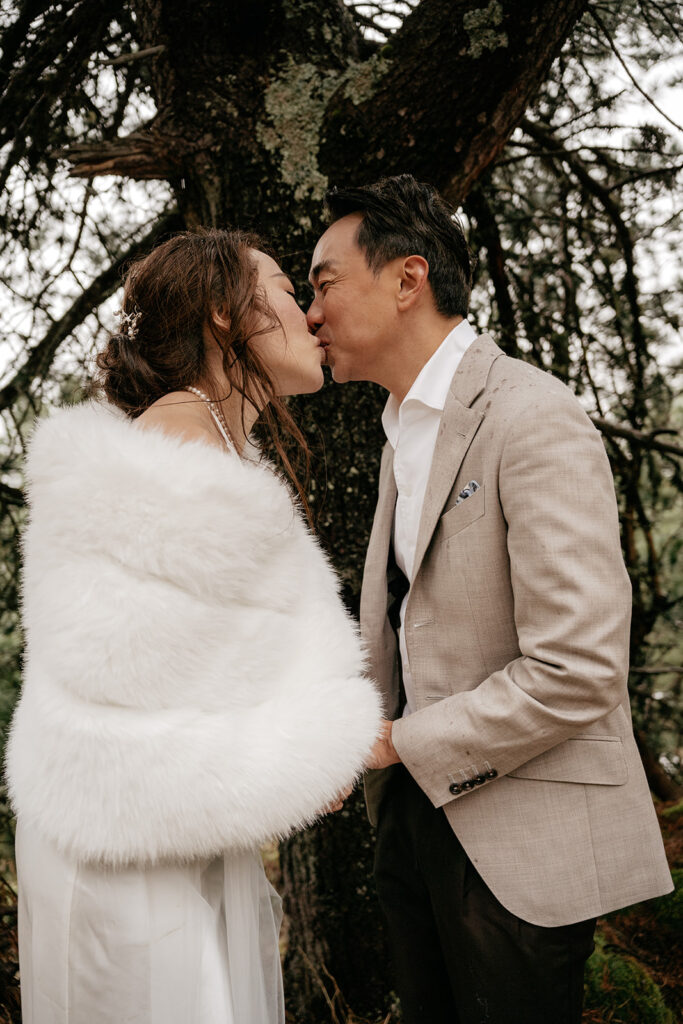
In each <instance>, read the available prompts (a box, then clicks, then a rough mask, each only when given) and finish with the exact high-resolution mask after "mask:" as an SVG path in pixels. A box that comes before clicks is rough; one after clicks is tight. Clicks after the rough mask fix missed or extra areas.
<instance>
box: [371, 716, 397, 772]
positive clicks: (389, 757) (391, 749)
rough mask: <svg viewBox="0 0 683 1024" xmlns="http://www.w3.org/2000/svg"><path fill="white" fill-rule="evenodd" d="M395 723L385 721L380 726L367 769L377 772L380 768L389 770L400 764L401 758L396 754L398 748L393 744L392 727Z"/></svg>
mask: <svg viewBox="0 0 683 1024" xmlns="http://www.w3.org/2000/svg"><path fill="white" fill-rule="evenodd" d="M393 724H394V723H393V722H388V721H387V720H386V719H384V720H383V721H382V723H381V725H380V729H379V735H378V737H377V739H376V740H375V745H374V746H373V748H372V750H371V751H370V755H369V757H368V759H367V761H366V762H365V767H366V768H372V769H374V770H375V771H376V770H377V769H379V768H388V767H389V765H390V764H399V762H400V760H401V758H400V757H399V756H398V754H397V753H396V748H395V746H394V744H393V743H392V742H391V727H392V725H393Z"/></svg>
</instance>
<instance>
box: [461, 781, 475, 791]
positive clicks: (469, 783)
mask: <svg viewBox="0 0 683 1024" xmlns="http://www.w3.org/2000/svg"><path fill="white" fill-rule="evenodd" d="M462 789H474V782H473V781H472V779H465V781H464V782H463V783H462Z"/></svg>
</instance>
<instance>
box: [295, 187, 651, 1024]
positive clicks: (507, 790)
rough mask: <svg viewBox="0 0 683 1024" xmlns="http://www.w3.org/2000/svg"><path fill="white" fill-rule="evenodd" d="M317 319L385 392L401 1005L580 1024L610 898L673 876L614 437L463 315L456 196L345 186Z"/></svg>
mask: <svg viewBox="0 0 683 1024" xmlns="http://www.w3.org/2000/svg"><path fill="white" fill-rule="evenodd" d="M326 202H327V208H328V212H329V215H330V222H331V223H330V227H329V228H328V229H327V231H325V233H324V234H323V235H322V237H321V238H320V240H319V242H318V244H317V246H316V249H315V253H314V255H313V260H312V265H311V273H310V281H311V284H312V285H313V288H314V300H313V303H312V305H311V307H310V309H309V311H308V321H309V327H310V329H311V331H312V332H314V333H315V334H316V336H317V337H318V339H319V340H320V341H321V343H322V344H323V345H324V347H325V350H326V354H327V362H328V364H329V366H331V368H332V374H333V377H334V379H335V381H337V382H338V383H340V384H342V383H344V382H345V381H349V380H368V381H374V382H375V383H377V384H381V385H382V386H383V387H385V388H386V389H387V390H388V391H389V398H388V401H387V404H386V408H385V410H384V413H383V416H382V422H383V425H384V430H385V432H386V436H387V444H386V445H385V448H384V453H383V457H382V466H381V470H380V479H379V499H378V503H377V511H376V514H375V520H374V525H373V529H372V535H371V538H370V545H369V548H368V554H367V561H366V565H365V576H364V580H363V593H362V599H361V626H362V631H363V635H364V639H365V643H366V645H367V648H368V651H369V656H370V667H371V671H372V674H373V675H374V676H375V678H376V679H377V680H378V683H379V685H380V687H381V689H382V691H383V694H384V700H385V704H386V709H387V715H388V721H387V722H386V724H385V734H384V737H383V739H382V740H381V741H379V742H378V743H377V745H376V747H375V750H374V760H373V768H374V769H375V770H374V771H371V772H370V773H369V775H368V778H367V782H366V796H367V803H368V809H369V813H370V817H371V820H372V821H373V822H374V823H375V824H376V826H377V848H376V863H375V873H376V881H377V888H378V893H379V898H380V902H381V905H382V908H383V910H384V913H385V915H386V917H387V921H388V925H389V934H390V940H391V944H392V949H393V954H394V959H395V965H396V986H397V990H398V993H399V995H400V998H401V1006H402V1010H403V1020H404V1022H405V1024H484V1022H486V1024H578V1022H579V1021H580V1019H581V1004H582V992H583V967H584V963H585V960H586V958H587V957H588V956H589V954H590V952H591V950H592V948H593V930H594V926H595V918H596V917H597V916H598V915H600V914H604V913H607V912H608V911H610V910H614V909H615V908H617V907H623V906H625V905H627V904H630V903H634V902H636V901H639V900H643V899H647V898H649V897H652V896H658V895H660V894H662V893H665V892H667V891H669V890H670V888H671V878H670V875H669V871H668V868H667V863H666V859H665V856H664V851H663V847H662V841H661V837H660V834H659V830H658V825H657V820H656V817H655V813H654V809H653V806H652V801H651V799H650V793H649V790H648V786H647V783H646V780H645V776H644V773H643V769H642V765H641V762H640V759H639V756H638V752H637V750H636V746H635V743H634V740H633V732H632V728H631V720H630V711H629V701H628V695H627V691H626V676H627V669H628V639H629V620H630V607H631V588H630V585H629V579H628V576H627V574H626V570H625V568H624V564H623V561H622V557H621V550H620V545H619V530H618V519H617V507H616V502H615V496H614V486H613V481H612V476H611V473H610V468H609V464H608V461H607V457H606V455H605V451H604V448H603V445H602V441H601V439H600V437H599V435H598V433H597V432H596V430H595V429H594V428H593V426H592V424H591V422H590V420H589V419H588V417H587V416H586V414H585V412H584V411H583V409H582V408H581V406H580V405H579V403H578V402H577V400H576V398H575V397H574V396H573V394H572V393H571V392H570V391H569V390H568V389H567V388H566V387H565V386H564V384H562V383H560V382H559V381H558V380H556V379H555V378H553V377H551V376H550V375H549V374H547V373H544V372H542V371H540V370H538V369H537V368H535V367H533V366H531V365H529V364H528V363H525V362H522V361H520V360H516V359H511V358H508V357H507V356H505V355H504V354H503V352H502V351H501V350H500V349H499V348H498V346H497V345H496V343H495V342H494V340H493V339H492V338H491V337H490V336H489V335H487V334H484V335H480V336H477V335H476V332H475V331H474V329H473V328H472V326H471V325H470V324H469V322H468V321H467V307H468V300H469V292H470V286H471V279H472V265H471V261H470V255H469V252H468V249H467V245H466V242H465V238H464V235H463V232H462V228H461V227H460V225H459V223H458V221H457V220H456V219H455V218H454V216H453V213H452V211H451V209H450V208H449V207H448V206H447V205H446V204H445V202H444V201H443V200H442V199H441V198H440V196H439V195H438V194H437V193H436V192H435V191H434V189H432V188H431V187H430V186H427V185H423V184H420V183H418V182H416V181H415V180H414V179H413V178H412V177H410V176H409V175H401V176H400V177H395V178H388V179H385V180H383V181H381V182H379V183H377V184H375V185H371V186H367V187H363V188H347V189H338V190H337V189H335V190H333V191H332V192H330V193H328V196H327V200H326Z"/></svg>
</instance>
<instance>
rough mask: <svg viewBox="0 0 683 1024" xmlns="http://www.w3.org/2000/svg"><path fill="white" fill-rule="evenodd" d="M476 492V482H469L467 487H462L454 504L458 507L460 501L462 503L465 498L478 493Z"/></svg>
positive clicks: (477, 486) (477, 485)
mask: <svg viewBox="0 0 683 1024" xmlns="http://www.w3.org/2000/svg"><path fill="white" fill-rule="evenodd" d="M478 490H479V484H478V483H477V481H476V480H470V482H469V483H468V484H467V486H466V487H463V489H462V490H461V492H460V494H459V495H458V497H457V500H456V502H455V504H456V505H459V504H460V502H461V501H464V500H465V498H469V497H471V496H472V495H473V494H474V492H475V491H478Z"/></svg>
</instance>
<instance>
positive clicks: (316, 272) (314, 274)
mask: <svg viewBox="0 0 683 1024" xmlns="http://www.w3.org/2000/svg"><path fill="white" fill-rule="evenodd" d="M333 267H334V262H333V261H332V260H323V261H322V262H321V263H316V265H315V266H314V267H313V269H312V270H311V272H310V274H309V275H308V280H309V281H310V282H311V284H315V282H316V281H317V280H318V278H319V277H320V275H321V274H322V273H323V272H324V271H325V270H332V268H333Z"/></svg>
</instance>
